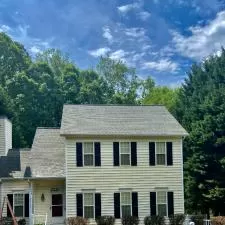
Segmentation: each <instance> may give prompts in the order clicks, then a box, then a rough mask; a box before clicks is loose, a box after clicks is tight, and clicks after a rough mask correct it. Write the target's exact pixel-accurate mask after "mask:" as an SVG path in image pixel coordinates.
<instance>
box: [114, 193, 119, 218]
mask: <svg viewBox="0 0 225 225" xmlns="http://www.w3.org/2000/svg"><path fill="white" fill-rule="evenodd" d="M114 217H115V218H116V219H119V218H120V193H114Z"/></svg>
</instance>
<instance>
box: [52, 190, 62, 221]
mask: <svg viewBox="0 0 225 225" xmlns="http://www.w3.org/2000/svg"><path fill="white" fill-rule="evenodd" d="M59 216H63V195H62V194H52V217H59Z"/></svg>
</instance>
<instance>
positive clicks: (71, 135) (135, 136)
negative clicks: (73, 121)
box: [60, 132, 189, 138]
mask: <svg viewBox="0 0 225 225" xmlns="http://www.w3.org/2000/svg"><path fill="white" fill-rule="evenodd" d="M60 136H63V137H79V138H82V137H84V138H93V137H95V138H96V137H100V138H101V137H102V138H106V137H118V138H121V137H122V138H168V137H171V138H173V137H174V138H177V137H187V136H189V134H188V133H186V134H161V135H160V134H154V135H153V134H151V135H138V134H136V135H129V134H108V135H107V134H105V135H104V134H66V133H61V132H60Z"/></svg>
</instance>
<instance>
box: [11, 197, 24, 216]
mask: <svg viewBox="0 0 225 225" xmlns="http://www.w3.org/2000/svg"><path fill="white" fill-rule="evenodd" d="M13 199H14V204H13V206H14V210H13V211H14V214H15V216H16V217H24V194H20V193H16V194H14V195H13Z"/></svg>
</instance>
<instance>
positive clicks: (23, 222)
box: [18, 219, 26, 225]
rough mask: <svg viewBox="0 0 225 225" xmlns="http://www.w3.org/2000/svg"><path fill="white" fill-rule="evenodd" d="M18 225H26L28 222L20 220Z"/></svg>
mask: <svg viewBox="0 0 225 225" xmlns="http://www.w3.org/2000/svg"><path fill="white" fill-rule="evenodd" d="M18 225H26V220H25V219H20V220H19V221H18Z"/></svg>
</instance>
